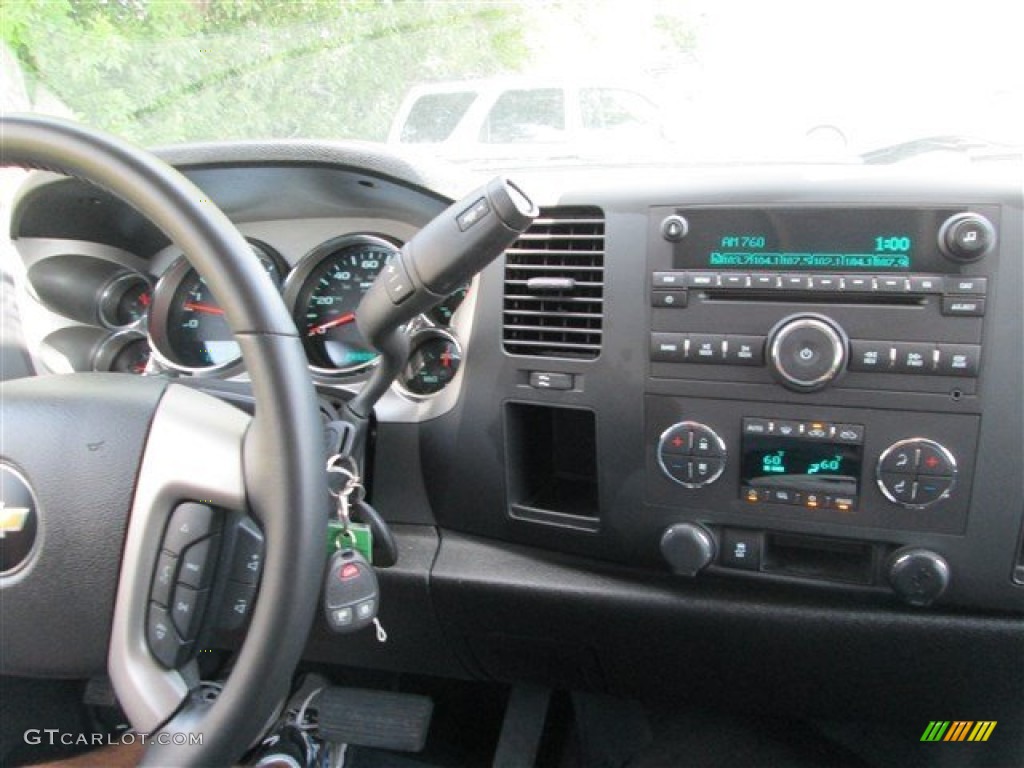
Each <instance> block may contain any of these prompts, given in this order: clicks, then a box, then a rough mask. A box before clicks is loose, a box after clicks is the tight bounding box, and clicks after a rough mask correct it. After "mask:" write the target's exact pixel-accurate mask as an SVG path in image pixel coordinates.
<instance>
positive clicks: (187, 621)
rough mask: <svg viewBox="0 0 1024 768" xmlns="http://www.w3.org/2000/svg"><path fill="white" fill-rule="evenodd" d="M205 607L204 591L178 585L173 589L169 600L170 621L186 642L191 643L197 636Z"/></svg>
mask: <svg viewBox="0 0 1024 768" xmlns="http://www.w3.org/2000/svg"><path fill="white" fill-rule="evenodd" d="M205 607H206V591H205V590H199V589H192V587H188V586H185V585H184V584H178V585H177V586H176V587H175V588H174V597H173V598H172V600H171V621H173V622H174V626H175V628H176V629H177V630H178V633H179V634H180V635H181V636H182V637H183V638H184V639H185V640H186V641H192V640H195V639H196V635H197V634H199V626H200V624H202V620H203V609H204V608H205Z"/></svg>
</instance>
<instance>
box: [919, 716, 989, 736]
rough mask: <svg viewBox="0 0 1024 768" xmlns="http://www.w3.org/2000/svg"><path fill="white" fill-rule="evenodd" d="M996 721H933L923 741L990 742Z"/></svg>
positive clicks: (925, 732) (926, 729) (925, 730)
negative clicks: (989, 738)
mask: <svg viewBox="0 0 1024 768" xmlns="http://www.w3.org/2000/svg"><path fill="white" fill-rule="evenodd" d="M996 722H998V721H996V720H978V721H974V720H953V721H949V720H932V721H931V722H930V723H928V727H927V728H925V729H924V733H923V734H921V741H988V737H989V736H991V735H992V731H994V730H995V728H996Z"/></svg>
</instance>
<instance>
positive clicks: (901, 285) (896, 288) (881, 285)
mask: <svg viewBox="0 0 1024 768" xmlns="http://www.w3.org/2000/svg"><path fill="white" fill-rule="evenodd" d="M875 285H876V286H877V288H878V290H879V291H880V292H883V293H906V292H907V291H909V290H910V281H909V280H908V279H907V278H905V277H892V276H889V275H883V276H881V277H876V278H875Z"/></svg>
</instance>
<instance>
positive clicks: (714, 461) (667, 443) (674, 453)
mask: <svg viewBox="0 0 1024 768" xmlns="http://www.w3.org/2000/svg"><path fill="white" fill-rule="evenodd" d="M658 464H659V466H660V467H661V471H662V472H664V473H665V474H666V475H667V476H668V477H670V478H671V479H672V480H675V481H676V482H677V483H679V484H680V485H683V486H685V487H687V488H700V487H701V486H704V485H710V484H711V483H713V482H715V480H717V479H718V478H719V477H720V476H721V474H722V472H723V471H724V470H725V441H723V440H722V438H721V437H719V436H718V433H717V432H715V430H713V429H711V427H709V426H707V425H706V424H701V423H699V422H696V421H680V422H679V423H678V424H673V425H672V426H671V427H669V428H668V429H666V430H665V431H664V432H662V433H661V437H660V438H659V439H658Z"/></svg>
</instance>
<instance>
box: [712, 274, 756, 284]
mask: <svg viewBox="0 0 1024 768" xmlns="http://www.w3.org/2000/svg"><path fill="white" fill-rule="evenodd" d="M718 284H719V285H720V286H721V287H722V288H747V287H748V286H749V285H750V275H737V274H733V273H725V274H722V275H719V277H718Z"/></svg>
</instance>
